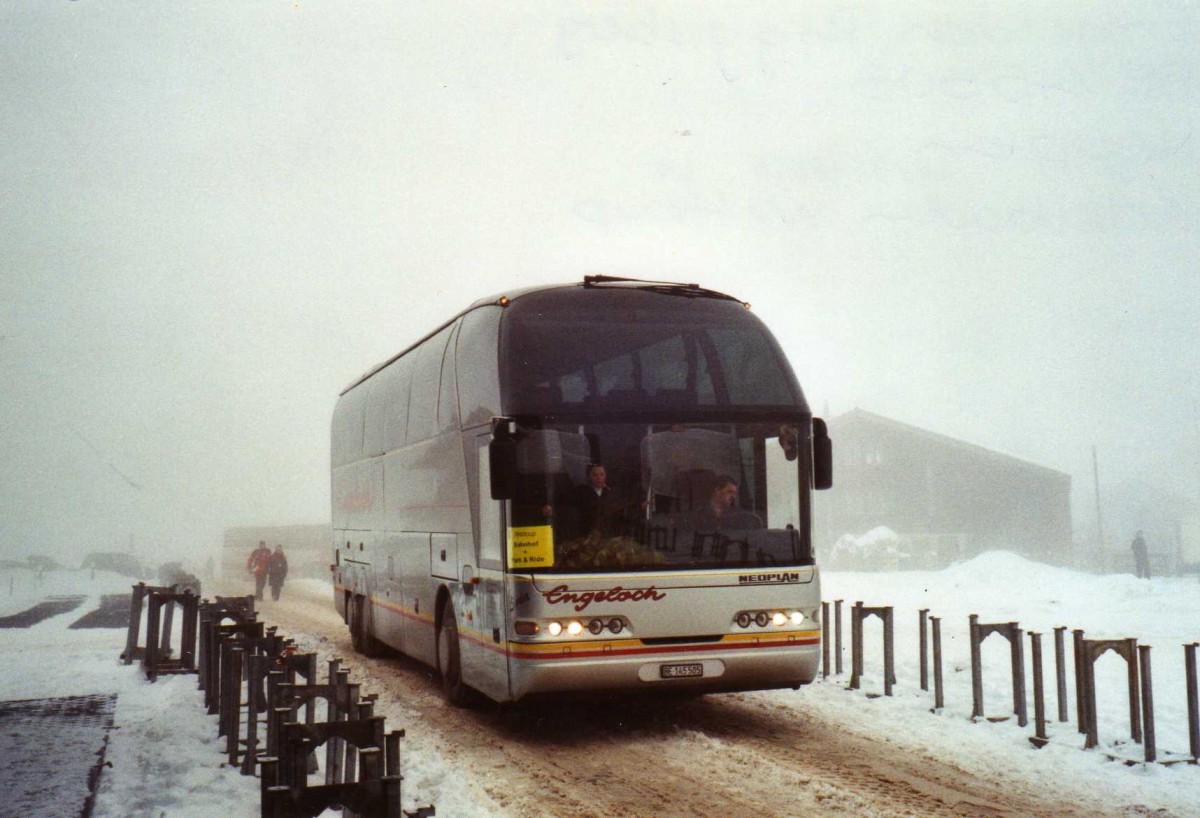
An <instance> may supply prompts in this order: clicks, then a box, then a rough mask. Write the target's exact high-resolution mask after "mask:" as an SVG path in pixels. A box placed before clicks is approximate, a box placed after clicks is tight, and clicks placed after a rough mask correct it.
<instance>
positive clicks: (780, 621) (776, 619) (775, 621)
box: [771, 611, 787, 628]
mask: <svg viewBox="0 0 1200 818" xmlns="http://www.w3.org/2000/svg"><path fill="white" fill-rule="evenodd" d="M786 622H787V616H785V615H784V614H782V613H780V612H779V611H776V612H775V613H773V614H771V624H772V625H774V626H775V627H777V628H778V627H780V626H782V625H784V624H785V623H786Z"/></svg>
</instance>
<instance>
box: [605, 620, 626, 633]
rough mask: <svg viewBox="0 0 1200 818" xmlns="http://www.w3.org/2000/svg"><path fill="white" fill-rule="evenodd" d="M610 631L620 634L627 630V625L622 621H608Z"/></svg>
mask: <svg viewBox="0 0 1200 818" xmlns="http://www.w3.org/2000/svg"><path fill="white" fill-rule="evenodd" d="M608 629H609V630H610V631H612V632H613V633H620V632H621V631H623V630H625V623H624V622H622V621H621V620H620V619H610V620H608Z"/></svg>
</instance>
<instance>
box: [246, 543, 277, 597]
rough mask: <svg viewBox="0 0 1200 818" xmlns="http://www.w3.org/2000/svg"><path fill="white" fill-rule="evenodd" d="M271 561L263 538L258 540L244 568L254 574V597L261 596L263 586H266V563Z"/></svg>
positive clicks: (268, 549)
mask: <svg viewBox="0 0 1200 818" xmlns="http://www.w3.org/2000/svg"><path fill="white" fill-rule="evenodd" d="M270 561H271V549H270V548H267V543H266V541H265V540H259V541H258V548H255V549H254V550H253V551H251V552H250V557H249V558H248V559H247V560H246V570H247V571H249V572H250V573H251V574H254V598H255V599H262V598H263V588H265V587H267V564H268V563H269V562H270Z"/></svg>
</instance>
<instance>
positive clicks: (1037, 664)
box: [1029, 631, 1050, 749]
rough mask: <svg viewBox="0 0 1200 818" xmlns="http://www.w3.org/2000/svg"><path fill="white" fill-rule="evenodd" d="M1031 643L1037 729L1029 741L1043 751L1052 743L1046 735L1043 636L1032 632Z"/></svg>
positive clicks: (1034, 713) (1034, 715)
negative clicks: (1043, 748)
mask: <svg viewBox="0 0 1200 818" xmlns="http://www.w3.org/2000/svg"><path fill="white" fill-rule="evenodd" d="M1029 643H1030V644H1029V650H1030V652H1031V653H1032V654H1033V719H1034V724H1035V728H1036V732H1035V733H1034V735H1033V736H1031V737H1030V739H1029V741H1030V743H1031V744H1033V746H1034V747H1037V748H1039V749H1041V748H1042V747H1045V746H1046V744H1048V743H1049V741H1050V736H1049V735H1047V734H1046V699H1045V690H1044V689H1043V687H1042V635H1041V634H1040V633H1037V632H1035V631H1030V632H1029Z"/></svg>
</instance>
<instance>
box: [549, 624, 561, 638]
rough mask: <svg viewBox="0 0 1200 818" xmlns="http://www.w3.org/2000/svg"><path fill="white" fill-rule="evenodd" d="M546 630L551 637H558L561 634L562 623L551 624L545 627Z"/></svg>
mask: <svg viewBox="0 0 1200 818" xmlns="http://www.w3.org/2000/svg"><path fill="white" fill-rule="evenodd" d="M546 630H547V631H549V632H550V635H551V636H558V635H559V634H560V633H562V623H560V622H551V623H550V624H549V625H547V626H546Z"/></svg>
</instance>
